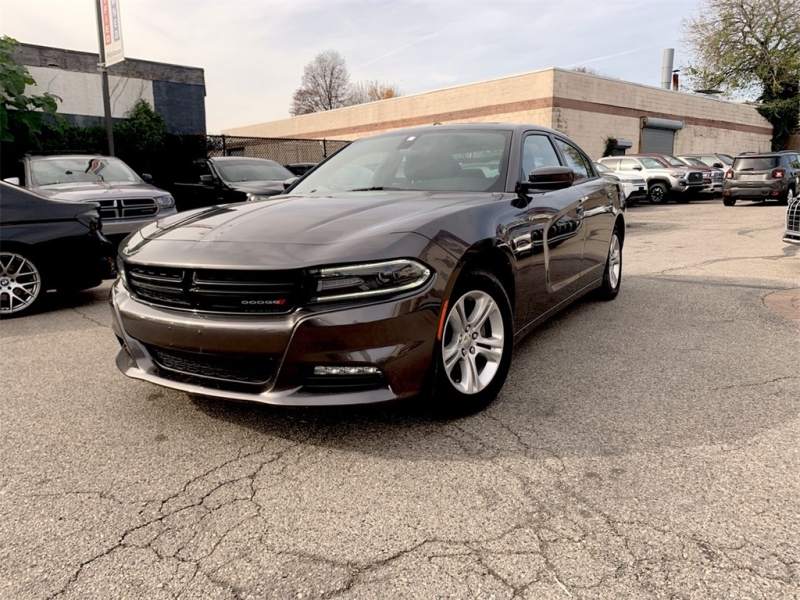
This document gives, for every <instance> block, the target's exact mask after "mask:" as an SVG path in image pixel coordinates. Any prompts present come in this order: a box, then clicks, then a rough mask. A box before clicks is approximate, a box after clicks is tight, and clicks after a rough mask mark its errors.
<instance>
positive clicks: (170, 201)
mask: <svg viewBox="0 0 800 600" xmlns="http://www.w3.org/2000/svg"><path fill="white" fill-rule="evenodd" d="M156 204H158V205H159V206H161V207H163V208H170V207H171V206H175V198H173V197H172V196H170V195H169V194H167V195H166V196H159V197H158V198H156Z"/></svg>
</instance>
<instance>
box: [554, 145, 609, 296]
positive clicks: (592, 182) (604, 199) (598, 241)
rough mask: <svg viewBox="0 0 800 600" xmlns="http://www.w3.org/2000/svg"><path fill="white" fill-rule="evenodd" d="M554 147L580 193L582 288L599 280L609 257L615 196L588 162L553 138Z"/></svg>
mask: <svg viewBox="0 0 800 600" xmlns="http://www.w3.org/2000/svg"><path fill="white" fill-rule="evenodd" d="M555 142H556V147H557V148H558V150H559V152H561V156H562V158H563V160H564V162H565V164H566V165H567V166H568V167H571V168H572V170H573V171H575V185H574V188H575V189H576V190H578V191H579V193H580V201H579V202H580V203H579V205H578V212H579V213H582V225H583V230H584V244H583V259H582V260H581V267H580V272H581V279H582V284H581V285H585V284H586V283H588V282H590V281H592V280H594V279H597V278H598V277H602V274H603V267H604V266H605V264H606V258H607V256H608V244H609V241H610V240H611V231H612V230H613V228H614V219H615V218H616V215H615V214H614V195H613V193H612V191H611V184H609V183H608V182H607V181H606V180H605V179H603V178H602V177H600V176H599V175H598V174H597V173H596V172H595V170H594V167H593V166H592V163H591V161H590V160H589V159H588V158H587V156H586V155H585V154H584V153H583V152H582V151H581V150H580V149H579V148H578V147H577V146H575V145H574V144H572V143H571V142H569V141H568V140H566V139H564V138H561V137H558V136H556V137H555Z"/></svg>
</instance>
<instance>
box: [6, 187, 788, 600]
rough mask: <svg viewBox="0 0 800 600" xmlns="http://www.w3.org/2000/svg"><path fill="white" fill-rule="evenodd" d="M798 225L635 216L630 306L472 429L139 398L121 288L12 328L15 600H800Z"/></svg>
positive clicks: (596, 314)
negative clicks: (794, 295) (790, 232)
mask: <svg viewBox="0 0 800 600" xmlns="http://www.w3.org/2000/svg"><path fill="white" fill-rule="evenodd" d="M783 212H784V209H783V207H776V206H749V205H746V204H745V205H742V206H736V207H733V208H724V207H723V206H722V205H721V203H720V202H718V201H716V202H699V203H692V204H689V205H686V206H675V205H669V206H643V207H636V208H634V209H632V210H630V211H629V213H628V219H629V223H630V225H631V227H630V229H629V232H628V237H627V240H626V244H625V252H624V261H625V264H624V278H623V288H622V292H621V294H620V296H619V298H618V299H617V300H616V301H614V302H611V303H596V302H592V301H583V302H580V303H578V304H576V305H574V306H573V307H571V308H570V309H569V310H568V311H567V312H566V313H564V314H562V315H560V316H558V317H557V318H556V319H555V320H553V321H551V322H550V323H548V324H546V325H545V326H543V327H541V328H540V329H538V330H537V331H535V332H534V333H533V334H532V335H530V336H529V337H528V338H527V339H526V340H525V341H523V342H522V343H521V344H520V345H519V346H518V347H517V349H516V353H515V358H514V362H513V364H512V368H511V373H510V375H509V378H508V381H507V383H506V386H505V388H504V390H503V392H502V393H501V395H500V397H499V398H498V400H497V401H496V402H495V403H494V404H493V405H492V406H491V407H489V409H487V410H486V411H484V412H482V413H479V414H477V415H474V416H472V417H469V418H463V419H458V420H454V421H440V420H435V419H432V418H429V417H427V416H426V415H425V412H424V410H420V408H419V407H418V406H415V405H414V404H413V403H407V404H402V405H392V406H376V407H358V408H352V409H349V408H348V409H327V410H306V409H302V410H297V409H295V410H289V409H278V408H272V407H266V406H255V405H247V404H235V403H226V402H222V401H217V400H213V399H205V398H196V397H190V396H187V395H185V394H182V393H179V392H174V391H170V390H163V389H160V388H157V387H155V386H151V385H149V384H146V383H143V382H139V381H133V380H129V379H126V378H125V377H124V376H122V375H121V374H120V373H118V372H117V370H116V368H115V367H114V363H113V358H114V356H115V354H116V352H117V343H116V341H115V339H114V336H113V335H112V333H111V331H110V329H109V328H108V326H107V325H108V322H109V314H108V306H107V304H106V300H105V299H106V296H107V293H108V285H105V286H103V287H101V288H97V289H95V290H91V291H89V292H86V293H83V294H80V295H78V296H77V297H75V298H70V299H66V300H64V301H62V302H61V303H60V304H55V303H54V305H53V307H52V309H51V310H49V311H47V312H43V313H41V314H38V315H34V316H31V317H28V318H23V319H17V320H7V321H3V322H2V324H0V340H1V341H0V352H1V353H2V360H1V361H0V375H1V376H2V377H1V380H2V390H3V393H2V402H0V425H2V432H3V435H2V436H1V437H0V456H1V457H2V461H1V462H0V465H1V466H0V596H2V597H3V598H9V599H17V598H21V599H27V598H36V599H38V598H62V599H85V598H103V599H108V598H125V599H128V598H147V599H160V598H186V599H193V598H196V599H200V598H203V599H205V598H220V599H232V598H241V599H245V598H337V599H338V598H341V599H360V598H363V599H372V598H496V599H511V598H518V599H524V598H530V599H533V598H536V599H542V598H564V599H568V598H592V599H594V598H615V599H616V598H664V599H672V598H676V599H683V598H686V599H689V598H692V599H694V598H752V599H756V598H770V599H771V598H775V599H778V598H780V599H784V598H800V445H799V444H798V442H797V440H798V439H799V438H800V416H799V415H800V373H799V372H798V356H800V329H798V327H797V325H796V324H794V323H792V322H791V321H789V320H787V319H784V318H781V317H780V316H778V315H776V314H773V313H771V312H770V311H768V310H767V309H766V308H765V306H764V304H763V298H764V297H765V296H766V295H767V294H768V293H769V292H770V291H774V290H779V289H786V288H793V287H800V252H799V251H800V248H798V247H792V246H788V245H786V244H783V243H782V242H781V241H780V236H781V232H782V219H783Z"/></svg>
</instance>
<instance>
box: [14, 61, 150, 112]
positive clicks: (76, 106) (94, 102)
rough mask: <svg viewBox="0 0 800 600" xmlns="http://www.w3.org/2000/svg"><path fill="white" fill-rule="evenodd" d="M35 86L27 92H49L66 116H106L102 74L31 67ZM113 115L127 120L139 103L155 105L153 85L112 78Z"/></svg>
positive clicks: (136, 80)
mask: <svg viewBox="0 0 800 600" xmlns="http://www.w3.org/2000/svg"><path fill="white" fill-rule="evenodd" d="M28 71H29V72H30V74H31V77H33V78H34V79H35V80H36V85H33V86H28V88H27V89H26V92H28V93H36V94H42V93H44V92H50V93H52V94H55V95H56V96H59V97H60V98H61V102H59V103H58V112H60V113H62V114H64V115H83V116H90V117H103V115H104V112H103V97H102V94H101V93H100V91H101V81H100V79H101V78H100V75H99V73H97V72H95V73H80V72H78V73H76V72H74V71H64V70H62V69H57V68H52V67H32V66H31V67H28ZM108 86H109V91H110V95H111V116H112V117H115V118H119V119H121V118H123V117H125V113H127V112H128V111H129V110H130V109H131V108H132V107H133V105H134V104H136V102H137V101H139V100H140V99H141V100H147V102H148V103H149V104H150V106H155V99H154V98H153V82H152V81H147V80H145V79H137V78H132V77H119V76H117V75H109V77H108Z"/></svg>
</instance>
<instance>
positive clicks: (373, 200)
mask: <svg viewBox="0 0 800 600" xmlns="http://www.w3.org/2000/svg"><path fill="white" fill-rule="evenodd" d="M500 197H502V194H488V193H480V194H473V193H465V194H453V193H447V194H443V193H425V192H360V193H357V194H348V195H340V196H336V197H324V198H320V197H306V196H303V197H293V196H276V197H273V198H272V199H268V200H267V199H265V200H260V201H256V202H244V203H240V204H228V205H223V206H214V207H210V208H206V209H198V210H196V211H192V212H189V213H179V214H177V215H175V216H172V217H168V218H165V219H161V220H160V221H157V222H156V223H152V224H151V225H148V226H146V227H144V228H142V229H140V230H139V231H138V232H137V233H135V234H134V235H133V236H132V237H131V238H129V239H128V241H127V242H126V244H125V245H124V246H123V247H122V248H121V249H120V254H121V255H122V256H124V257H125V258H126V259H128V260H132V261H134V262H140V263H144V264H154V265H184V266H187V267H190V266H194V267H212V266H213V267H215V268H233V269H237V268H239V269H241V268H247V267H249V268H270V269H294V268H304V267H309V266H313V265H320V264H333V263H337V262H363V261H371V260H376V259H378V258H386V259H388V258H401V257H408V256H420V255H421V253H423V252H424V249H425V248H426V247H429V246H430V245H431V244H436V245H440V244H439V243H438V242H433V241H431V240H432V239H434V238H438V237H440V235H439V234H440V233H441V232H442V231H446V230H448V229H452V227H453V226H454V225H455V223H454V219H455V217H454V213H457V212H461V211H465V210H470V209H472V208H475V209H476V214H475V215H472V214H470V215H469V217H468V220H470V221H473V220H474V221H475V222H477V223H480V222H481V218H480V214H479V213H480V211H481V210H482V209H486V210H490V207H489V206H488V204H490V203H492V202H494V201H495V200H497V199H498V198H500ZM459 217H460V215H459Z"/></svg>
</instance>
